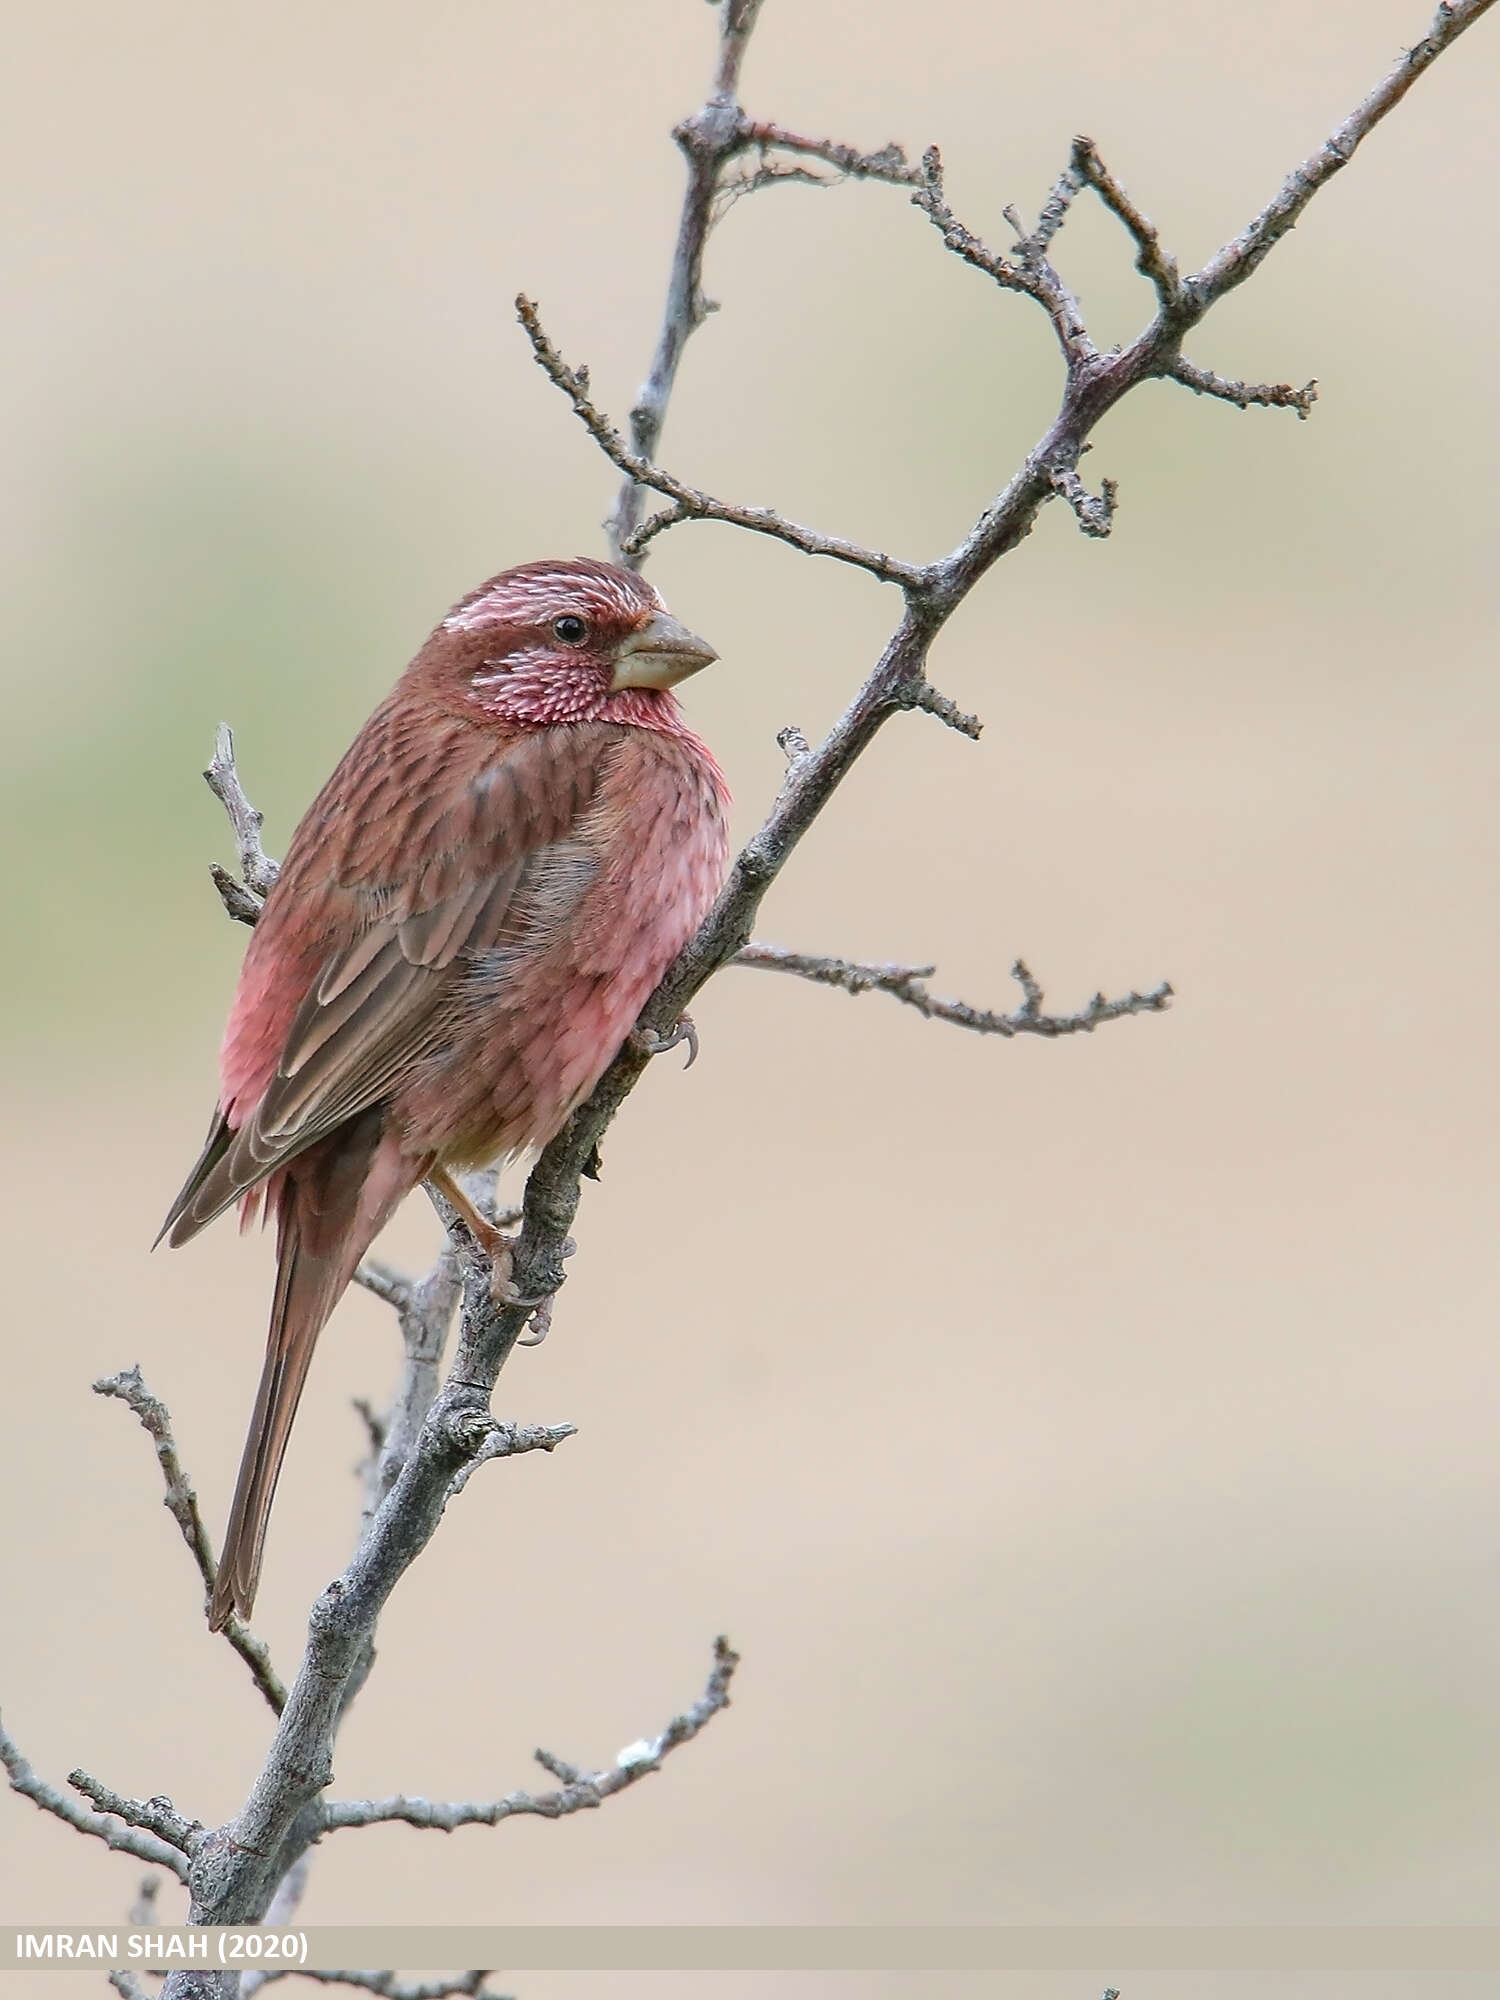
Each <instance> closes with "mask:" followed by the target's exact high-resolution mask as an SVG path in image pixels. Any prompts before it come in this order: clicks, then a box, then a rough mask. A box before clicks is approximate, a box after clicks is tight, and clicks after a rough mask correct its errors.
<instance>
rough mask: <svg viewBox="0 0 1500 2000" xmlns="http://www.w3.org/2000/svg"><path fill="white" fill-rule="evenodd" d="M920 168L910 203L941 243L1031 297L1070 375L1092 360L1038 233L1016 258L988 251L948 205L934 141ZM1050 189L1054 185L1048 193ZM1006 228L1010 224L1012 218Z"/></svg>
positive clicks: (1077, 312)
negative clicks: (1041, 311) (1049, 327)
mask: <svg viewBox="0 0 1500 2000" xmlns="http://www.w3.org/2000/svg"><path fill="white" fill-rule="evenodd" d="M922 169H923V172H922V185H921V186H920V187H918V188H917V189H916V190H915V191H914V192H913V194H912V197H911V199H912V204H913V206H914V207H916V208H919V209H921V211H922V213H923V214H924V215H925V216H926V217H927V220H928V221H929V222H930V223H931V224H932V226H933V228H934V229H936V231H937V232H938V234H939V236H941V237H942V239H943V243H944V246H945V247H946V248H947V249H949V250H951V251H952V252H953V254H954V256H955V257H961V258H962V259H963V261H964V262H965V263H966V264H971V265H972V266H973V267H974V269H975V270H976V271H983V273H984V274H985V276H986V277H987V278H992V279H993V280H994V282H995V283H996V284H997V285H999V286H1000V287H1001V288H1002V289H1003V290H1004V291H1007V292H1021V293H1024V295H1025V296H1026V297H1027V298H1032V299H1035V300H1036V302H1037V304H1038V305H1040V306H1041V307H1042V308H1043V309H1044V310H1045V312H1046V314H1047V317H1048V318H1049V319H1050V320H1051V322H1052V330H1053V332H1054V333H1055V334H1056V335H1057V342H1058V345H1059V347H1061V349H1062V352H1063V359H1064V360H1065V361H1066V362H1067V364H1068V372H1069V375H1070V376H1072V375H1073V374H1075V373H1076V372H1077V371H1078V370H1079V369H1081V368H1084V367H1086V366H1087V365H1088V364H1089V363H1090V362H1091V361H1093V360H1094V359H1095V358H1096V349H1095V347H1094V343H1093V341H1092V340H1091V339H1090V338H1089V332H1088V328H1087V327H1086V326H1085V325H1084V323H1083V312H1082V309H1081V308H1080V306H1079V304H1078V301H1077V299H1075V298H1074V296H1073V294H1072V293H1071V292H1070V291H1069V290H1068V288H1067V286H1066V285H1065V284H1064V283H1063V281H1062V279H1061V278H1060V277H1059V276H1058V274H1057V272H1056V271H1055V270H1053V268H1052V266H1051V265H1050V264H1049V263H1048V262H1047V259H1046V258H1045V256H1043V254H1042V251H1041V249H1040V248H1039V247H1038V234H1033V235H1032V236H1031V237H1029V238H1023V239H1022V242H1021V244H1020V246H1019V247H1020V249H1021V251H1022V253H1023V254H1022V257H1021V261H1020V262H1019V263H1012V262H1011V260H1010V259H1009V258H1008V257H1003V256H1001V255H1000V253H999V251H997V250H991V249H990V248H989V246H988V245H987V244H986V243H984V242H982V241H981V239H980V238H979V237H978V236H976V235H975V234H974V232H973V230H972V229H970V228H969V227H968V225H967V224H966V223H963V222H960V221H959V219H958V217H957V216H956V215H955V214H954V213H953V210H952V209H951V208H950V207H949V206H948V201H947V197H946V195H945V193H944V188H943V156H942V154H941V153H940V152H939V151H938V149H937V147H936V146H929V147H928V148H927V151H926V152H925V153H924V154H923V155H922ZM1056 192H1057V191H1056V190H1054V195H1055V194H1056ZM1060 219H1061V218H1060V217H1059V220H1060ZM1012 227H1015V225H1014V223H1012Z"/></svg>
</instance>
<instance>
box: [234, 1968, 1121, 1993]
mask: <svg viewBox="0 0 1500 2000" xmlns="http://www.w3.org/2000/svg"><path fill="white" fill-rule="evenodd" d="M250 1976H253V1975H247V1983H248V1977H250ZM489 1976H490V1975H489V1974H488V1972H450V1973H448V1974H447V1975H446V1976H445V1977H444V1978H442V1979H402V1978H401V1977H400V1976H399V1975H398V1974H397V1973H394V1972H315V1971H313V1970H312V1969H311V1968H310V1967H308V1966H302V1965H297V1966H292V1965H289V1966H286V1967H285V1968H283V1969H282V1970H280V1971H277V1972H265V1973H261V1974H260V1975H259V1980H260V1984H261V1985H262V1986H269V1985H270V1983H271V1981H272V1980H273V1979H316V1980H318V1981H319V1982H320V1983H321V1984H322V1985H324V1986H357V1987H360V1988H362V1989H363V1991H364V1992H366V1993H378V1994H379V1995H380V2000H451V1996H456V1995H459V1994H468V1995H471V1996H474V2000H478V1996H480V1995H482V1994H484V1993H486V1992H487V1991H488V1989H487V1988H486V1986H485V1983H484V1982H485V1981H486V1980H487V1979H488V1978H489ZM1116 2000H1118V1996H1116Z"/></svg>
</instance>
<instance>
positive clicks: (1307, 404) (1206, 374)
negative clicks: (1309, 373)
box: [1167, 354, 1318, 422]
mask: <svg viewBox="0 0 1500 2000" xmlns="http://www.w3.org/2000/svg"><path fill="white" fill-rule="evenodd" d="M1167 374H1168V376H1169V377H1170V379H1171V380H1172V381H1174V382H1180V383H1181V384H1182V386H1183V387H1184V388H1185V389H1191V390H1192V391H1193V393H1194V395H1197V396H1217V397H1218V398H1219V399H1220V401H1221V402H1225V403H1233V404H1234V405H1235V407H1236V408H1237V409H1241V410H1248V409H1251V408H1253V407H1260V408H1263V409H1274V410H1295V411H1296V412H1297V415H1298V417H1299V418H1300V419H1302V421H1303V422H1306V420H1307V418H1308V417H1310V416H1311V415H1312V406H1313V404H1314V403H1315V402H1316V401H1317V400H1318V385H1317V383H1316V382H1315V381H1313V382H1308V383H1306V384H1305V385H1304V386H1303V387H1302V388H1300V389H1294V388H1293V387H1292V385H1291V383H1290V382H1230V381H1227V380H1226V379H1225V377H1224V376H1222V375H1215V373H1214V372H1213V370H1212V369H1211V368H1197V367H1195V366H1194V365H1193V363H1192V362H1191V361H1189V360H1187V359H1186V358H1185V357H1184V356H1183V355H1181V354H1179V355H1178V357H1177V359H1176V360H1175V361H1174V362H1173V363H1172V365H1171V367H1170V368H1169V369H1168V370H1167Z"/></svg>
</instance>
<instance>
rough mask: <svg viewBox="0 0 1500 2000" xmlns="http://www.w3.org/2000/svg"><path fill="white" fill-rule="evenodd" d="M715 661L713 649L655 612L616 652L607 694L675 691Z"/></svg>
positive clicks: (666, 616) (716, 655)
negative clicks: (630, 690) (635, 690)
mask: <svg viewBox="0 0 1500 2000" xmlns="http://www.w3.org/2000/svg"><path fill="white" fill-rule="evenodd" d="M718 657H719V656H718V654H717V653H716V652H715V651H714V649H713V647H712V646H710V645H708V644H706V643H705V641H703V640H702V639H700V638H699V637H698V636H697V634H696V633H693V632H690V631H689V630H688V628H687V627H686V625H680V624H679V623H678V622H677V620H676V619H675V618H674V617H673V616H672V615H671V613H670V612H668V611H654V612H652V614H651V616H650V617H649V618H648V619H647V620H646V623H645V624H644V625H642V626H641V628H640V629H639V631H636V632H632V633H631V635H630V637H629V638H628V639H626V640H625V641H624V642H623V643H622V644H621V645H620V646H619V647H618V648H617V649H616V652H615V671H614V678H613V679H612V680H611V681H610V684H609V691H610V693H611V694H618V693H619V691H620V689H621V688H669V687H675V686H676V685H677V683H678V682H679V681H685V680H686V679H687V677H688V675H689V674H695V673H697V671H698V669H699V668H700V667H706V666H709V665H710V664H711V663H712V662H713V661H714V660H716V659H718Z"/></svg>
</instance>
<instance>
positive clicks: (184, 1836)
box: [68, 1771, 203, 1856]
mask: <svg viewBox="0 0 1500 2000" xmlns="http://www.w3.org/2000/svg"><path fill="white" fill-rule="evenodd" d="M68 1783H69V1784H70V1785H71V1786H72V1787H73V1789H74V1791H75V1792H82V1793H83V1796H84V1797H85V1798H86V1799H88V1800H89V1801H90V1803H91V1804H93V1805H96V1806H97V1807H98V1808H99V1810H100V1812H106V1813H113V1814H114V1816H115V1818H116V1819H122V1820H124V1822H125V1824H126V1825H127V1826H138V1827H141V1828H142V1829H143V1830H144V1831H145V1832H147V1833H154V1834H155V1835H156V1837H157V1838H158V1840H165V1841H166V1842H167V1843H168V1844H169V1845H170V1846H172V1847H175V1848H177V1849H178V1851H179V1852H180V1853H182V1854H186V1855H189V1856H191V1855H192V1853H193V1851H194V1850H195V1848H196V1847H197V1845H198V1843H199V1841H200V1840H201V1839H202V1838H203V1822H202V1820H198V1819H189V1818H188V1817H187V1815H186V1814H185V1813H180V1812H178V1810H177V1808H176V1807H175V1806H174V1805H173V1803H172V1801H171V1800H170V1799H168V1798H160V1797H158V1798H154V1799H127V1798H122V1797H121V1795H120V1794H119V1793H118V1792H112V1791H111V1790H110V1788H109V1786H108V1785H103V1784H101V1783H100V1782H99V1780H98V1779H97V1778H92V1777H90V1776H89V1774H88V1772H87V1771H69V1773H68Z"/></svg>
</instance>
